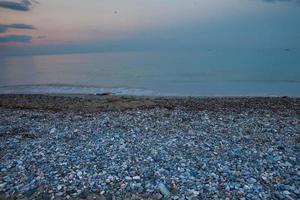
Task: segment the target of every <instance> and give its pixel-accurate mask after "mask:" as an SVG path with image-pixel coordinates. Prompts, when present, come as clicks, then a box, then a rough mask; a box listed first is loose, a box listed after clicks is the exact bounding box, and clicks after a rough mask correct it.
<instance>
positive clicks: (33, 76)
mask: <svg viewBox="0 0 300 200" xmlns="http://www.w3.org/2000/svg"><path fill="white" fill-rule="evenodd" d="M0 86H1V87H0V93H12V92H21V93H22V92H23V93H47V92H50V93H51V92H67V93H78V92H82V93H94V92H102V91H113V92H114V93H117V94H136V95H179V96H187V95H192V96H211V95H218V96H219V95H220V96H223V95H224V96H231V95H233V96H245V95H249V96H283V95H288V96H298V97H299V96H300V51H299V50H293V49H291V50H285V49H260V50H254V49H252V50H245V49H244V50H228V51H225V50H203V51H194V52H172V53H165V52H156V53H151V52H123V53H92V54H68V55H46V56H23V57H7V58H0ZM15 86H18V87H15Z"/></svg>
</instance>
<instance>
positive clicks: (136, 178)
mask: <svg viewBox="0 0 300 200" xmlns="http://www.w3.org/2000/svg"><path fill="white" fill-rule="evenodd" d="M132 179H133V180H140V179H141V177H140V176H134V177H132Z"/></svg>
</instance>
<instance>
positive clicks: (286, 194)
mask: <svg viewBox="0 0 300 200" xmlns="http://www.w3.org/2000/svg"><path fill="white" fill-rule="evenodd" d="M282 194H283V195H284V196H288V195H290V194H291V193H290V192H289V191H287V190H285V191H283V193H282Z"/></svg>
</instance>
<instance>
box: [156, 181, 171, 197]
mask: <svg viewBox="0 0 300 200" xmlns="http://www.w3.org/2000/svg"><path fill="white" fill-rule="evenodd" d="M158 189H159V191H160V192H161V193H162V195H164V197H165V198H168V197H169V196H170V195H171V193H170V191H169V190H168V188H167V187H166V186H165V185H164V184H163V183H160V184H159V185H158Z"/></svg>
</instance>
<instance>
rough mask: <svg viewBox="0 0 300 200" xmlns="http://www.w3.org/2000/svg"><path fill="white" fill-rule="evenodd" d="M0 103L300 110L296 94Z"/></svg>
mask: <svg viewBox="0 0 300 200" xmlns="http://www.w3.org/2000/svg"><path fill="white" fill-rule="evenodd" d="M0 107H3V108H12V109H15V108H18V109H29V110H30V109H37V110H49V111H55V112H58V111H61V112H68V111H72V112H82V113H88V112H91V113H96V112H102V111H125V110H131V109H152V108H166V109H176V108H180V109H187V110H195V111H201V110H218V109H225V110H232V111H236V110H239V109H273V111H275V112H276V110H277V111H282V110H284V109H287V110H294V111H295V112H296V113H297V114H299V112H300V98H296V97H287V96H284V97H237V96H236V97H227V96H225V97H224V96H223V97H221V96H220V97H191V96H190V97H182V96H132V95H112V94H111V93H102V94H96V95H95V94H0Z"/></svg>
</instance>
